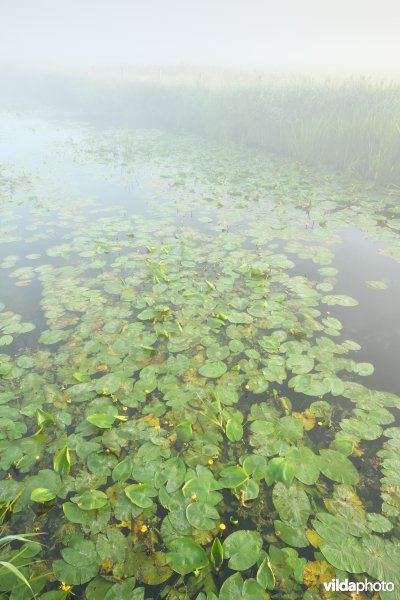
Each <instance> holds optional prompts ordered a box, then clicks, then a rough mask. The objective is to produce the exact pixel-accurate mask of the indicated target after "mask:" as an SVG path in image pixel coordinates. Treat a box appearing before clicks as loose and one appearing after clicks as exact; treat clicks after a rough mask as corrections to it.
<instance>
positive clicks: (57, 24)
mask: <svg viewBox="0 0 400 600" xmlns="http://www.w3.org/2000/svg"><path fill="white" fill-rule="evenodd" d="M0 10H1V12H0V64H3V65H4V64H6V65H15V64H18V65H20V66H30V65H68V66H91V65H96V64H102V65H105V64H118V65H120V64H124V65H127V64H153V65H154V64H162V65H171V64H173V65H191V64H196V65H215V66H237V67H247V66H250V67H257V68H259V67H263V68H266V69H287V70H296V69H306V70H311V69H322V70H338V69H346V70H349V69H350V70H366V69H367V70H371V71H375V72H376V71H382V72H384V71H389V72H398V71H399V70H400V0H0Z"/></svg>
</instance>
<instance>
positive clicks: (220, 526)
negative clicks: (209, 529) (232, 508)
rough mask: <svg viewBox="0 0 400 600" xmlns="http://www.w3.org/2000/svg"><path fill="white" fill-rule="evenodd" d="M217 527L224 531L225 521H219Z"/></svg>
mask: <svg viewBox="0 0 400 600" xmlns="http://www.w3.org/2000/svg"><path fill="white" fill-rule="evenodd" d="M218 527H219V528H220V530H221V531H224V530H225V529H226V525H225V523H220V524H219V525H218Z"/></svg>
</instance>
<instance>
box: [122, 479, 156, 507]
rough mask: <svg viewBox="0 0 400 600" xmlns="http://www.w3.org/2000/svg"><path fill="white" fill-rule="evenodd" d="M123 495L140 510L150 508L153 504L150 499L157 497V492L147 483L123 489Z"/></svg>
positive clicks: (134, 484) (135, 484)
mask: <svg viewBox="0 0 400 600" xmlns="http://www.w3.org/2000/svg"><path fill="white" fill-rule="evenodd" d="M125 495H126V497H127V498H129V500H130V501H131V502H132V503H133V504H136V506H139V507H140V508H150V506H151V505H152V504H153V501H152V500H151V498H154V497H155V496H157V490H156V489H155V488H154V487H153V486H152V485H149V484H148V483H133V484H132V485H128V487H126V488H125Z"/></svg>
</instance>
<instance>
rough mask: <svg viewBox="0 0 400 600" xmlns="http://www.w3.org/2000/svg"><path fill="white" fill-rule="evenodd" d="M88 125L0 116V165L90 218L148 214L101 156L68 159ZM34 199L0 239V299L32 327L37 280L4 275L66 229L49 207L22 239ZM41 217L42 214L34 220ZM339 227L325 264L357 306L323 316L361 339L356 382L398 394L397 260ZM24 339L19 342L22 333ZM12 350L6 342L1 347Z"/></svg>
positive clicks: (304, 268) (313, 272)
mask: <svg viewBox="0 0 400 600" xmlns="http://www.w3.org/2000/svg"><path fill="white" fill-rule="evenodd" d="M91 131H92V130H91V127H90V126H88V125H86V124H79V123H74V122H69V121H67V120H65V121H62V122H60V121H57V120H56V119H52V118H46V119H45V118H42V117H40V116H36V115H29V116H22V115H19V116H15V115H12V114H3V115H0V165H3V166H5V167H8V166H9V167H11V168H12V169H13V170H14V171H16V172H17V173H19V174H20V175H24V174H28V173H29V174H30V176H33V177H35V176H37V175H39V174H40V176H41V177H43V174H44V175H45V180H46V193H51V191H52V190H53V191H54V193H55V194H57V192H58V191H59V190H62V192H63V195H64V196H65V194H66V193H67V194H69V195H70V197H71V200H76V199H77V198H88V200H91V201H93V200H95V204H96V207H97V212H96V210H93V206H92V205H91V204H90V202H88V204H89V206H90V210H88V208H86V207H85V204H84V201H83V202H82V203H81V204H80V205H79V214H80V216H82V215H83V216H86V217H87V218H88V219H91V220H92V221H93V219H95V218H96V217H99V218H100V217H105V216H106V215H107V212H106V213H104V212H102V210H101V209H110V211H112V212H115V211H118V212H119V214H121V215H122V216H123V214H124V212H126V214H129V215H132V214H141V215H145V214H147V216H149V215H148V206H147V204H146V199H145V194H144V191H145V189H144V187H143V184H142V183H141V182H140V181H138V180H136V181H134V183H129V184H128V183H127V184H121V183H119V182H118V179H117V178H116V177H115V166H114V167H113V166H112V165H108V164H107V162H106V161H103V162H102V163H101V164H98V163H90V164H87V163H85V164H79V163H78V162H77V161H76V153H75V149H76V148H77V147H78V146H79V144H82V143H83V142H84V141H85V139H86V138H87V137H88V136H89V135H90V133H91ZM38 204H39V205H40V198H30V199H29V193H27V194H26V198H24V199H23V202H21V204H19V205H17V206H15V205H14V206H13V207H12V213H13V217H15V226H16V229H15V232H14V233H15V234H16V235H17V236H19V238H20V239H18V241H12V242H9V243H7V244H3V243H2V244H1V245H0V262H2V261H3V260H4V259H5V257H6V256H10V255H16V256H18V257H20V260H18V261H17V263H16V265H15V267H13V268H11V269H2V270H1V271H0V278H1V284H0V301H1V302H3V303H5V304H6V307H7V308H8V309H11V310H14V311H15V312H17V313H19V314H21V315H22V316H23V319H26V320H32V321H34V322H35V324H36V325H37V330H39V332H40V330H41V329H42V328H44V327H45V322H44V319H43V316H42V313H41V310H40V306H39V302H40V297H41V288H40V284H39V282H38V281H37V280H33V282H32V283H31V284H30V285H29V286H28V287H16V286H15V280H13V279H11V278H10V277H9V276H8V275H9V273H10V271H12V270H13V269H15V268H19V267H21V266H36V265H34V264H33V263H36V264H37V263H38V262H39V261H29V260H26V259H25V256H26V255H27V254H31V253H38V254H41V255H44V254H45V253H46V250H47V248H49V247H50V246H52V245H53V244H54V240H55V238H56V239H57V238H59V237H61V235H63V234H64V233H65V232H66V231H67V229H65V226H64V224H63V223H62V222H57V221H56V220H55V218H56V215H55V214H52V213H51V211H50V212H49V213H48V214H47V215H46V219H45V221H44V222H45V223H48V227H43V226H42V231H41V233H42V234H43V236H42V238H43V239H37V240H35V241H33V242H32V241H29V237H30V236H31V235H32V231H31V229H32V222H33V220H34V218H35V217H34V215H33V214H32V212H33V209H37V206H38ZM195 217H196V213H195V211H191V212H185V213H182V214H179V215H178V214H177V222H178V224H179V225H184V224H190V226H191V227H197V228H199V229H201V230H203V225H202V223H199V222H198V221H197V220H196V218H195ZM43 220H44V217H43V214H42V215H41V222H42V223H43ZM36 233H38V232H37V231H36ZM339 233H340V236H341V243H339V244H335V245H334V246H330V248H331V250H333V252H334V255H335V257H334V261H333V263H332V266H334V267H336V268H337V269H338V275H337V285H336V286H335V293H337V294H346V295H350V296H353V297H354V298H357V300H358V301H359V305H358V306H357V307H353V308H351V309H348V308H342V307H340V306H334V307H331V311H330V312H331V315H332V316H334V317H337V318H338V319H339V320H340V321H341V322H342V323H343V338H344V339H346V338H348V339H353V340H355V341H357V342H358V343H359V344H360V345H361V350H360V351H359V352H358V353H357V359H358V360H362V361H367V362H372V363H373V364H374V366H375V373H374V374H373V375H372V376H370V377H369V378H366V379H365V380H364V381H365V383H366V385H368V386H370V387H374V388H377V389H384V390H387V391H391V392H394V393H400V381H399V372H400V357H399V352H398V346H399V339H400V319H399V316H398V313H399V306H400V265H399V264H398V263H396V262H395V261H394V260H392V259H391V258H389V257H386V256H383V255H381V254H379V252H378V250H379V249H380V248H382V246H383V244H379V243H377V242H372V241H369V240H367V239H365V237H364V236H363V235H362V233H361V232H360V231H359V230H358V229H356V228H355V227H349V228H348V229H345V230H343V231H340V232H339ZM274 241H275V240H274ZM277 241H279V240H277ZM291 259H292V260H293V261H294V262H295V263H296V266H295V269H294V270H295V271H296V272H297V273H298V274H300V275H305V276H307V277H309V278H310V279H317V270H318V265H315V264H314V263H312V262H311V261H309V260H307V261H306V260H301V259H299V258H298V257H296V256H293V255H291ZM46 262H47V263H48V264H53V265H54V266H57V265H60V264H65V261H63V260H62V259H60V258H57V257H46ZM367 280H387V282H388V284H389V285H388V288H387V289H384V290H376V289H373V288H370V287H368V285H367V284H366V281H367ZM30 335H31V340H30V343H32V342H33V340H34V339H35V338H36V337H37V331H36V333H35V334H33V333H32V334H30ZM24 343H27V340H26V337H24ZM21 344H22V340H21ZM28 344H29V341H28ZM18 345H19V343H18ZM29 345H30V344H29ZM15 348H16V346H15V344H14V345H13V346H12V347H9V350H10V351H11V350H14V349H15Z"/></svg>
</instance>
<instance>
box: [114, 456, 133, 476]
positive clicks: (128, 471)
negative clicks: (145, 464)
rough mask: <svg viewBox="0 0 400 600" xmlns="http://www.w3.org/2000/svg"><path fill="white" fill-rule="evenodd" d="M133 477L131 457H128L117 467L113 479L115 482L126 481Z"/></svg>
mask: <svg viewBox="0 0 400 600" xmlns="http://www.w3.org/2000/svg"><path fill="white" fill-rule="evenodd" d="M131 476H132V461H131V457H130V456H126V457H125V458H124V459H123V460H121V462H119V463H118V464H117V465H115V467H114V469H113V472H112V478H113V481H126V480H127V479H129V478H130V477H131Z"/></svg>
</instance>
